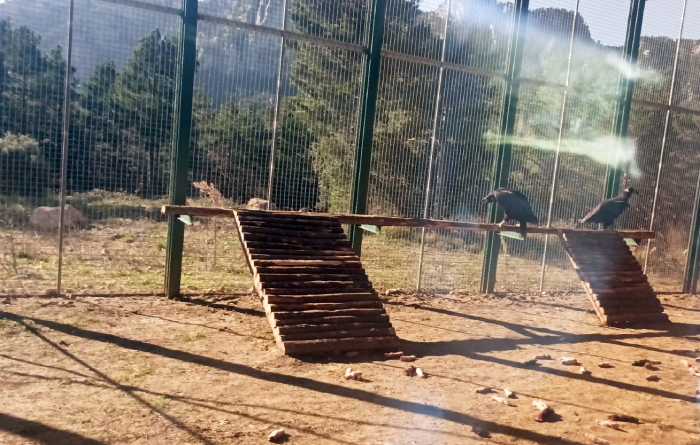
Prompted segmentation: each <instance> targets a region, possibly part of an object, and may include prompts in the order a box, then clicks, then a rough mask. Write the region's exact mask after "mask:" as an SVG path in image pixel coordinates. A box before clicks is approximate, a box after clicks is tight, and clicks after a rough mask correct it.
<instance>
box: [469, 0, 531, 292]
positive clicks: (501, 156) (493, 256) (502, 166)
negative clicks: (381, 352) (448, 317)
mask: <svg viewBox="0 0 700 445" xmlns="http://www.w3.org/2000/svg"><path fill="white" fill-rule="evenodd" d="M529 7H530V0H516V2H515V20H514V22H513V33H512V36H513V37H512V38H511V40H510V48H509V49H508V66H507V67H506V95H505V100H504V102H503V116H502V118H501V128H500V134H501V142H500V143H499V145H498V149H497V151H496V159H495V160H494V173H493V185H494V188H498V187H505V186H506V185H507V184H508V175H509V173H510V158H511V152H512V149H513V144H512V141H511V138H512V136H513V133H514V130H515V117H516V112H517V110H518V95H519V94H520V72H521V68H522V65H523V52H524V45H525V42H524V41H523V38H524V36H525V30H526V28H527V19H528V9H529ZM501 218H503V211H502V210H501V209H500V208H499V207H498V206H496V205H492V206H491V208H490V210H489V221H490V222H492V223H495V222H498V220H500V219H501ZM499 249H500V236H499V235H498V234H497V233H496V232H488V234H487V235H486V243H485V246H484V264H483V267H482V269H481V291H482V292H484V293H491V292H493V289H494V286H495V285H496V268H497V266H498V251H499Z"/></svg>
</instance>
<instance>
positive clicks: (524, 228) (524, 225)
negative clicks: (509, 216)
mask: <svg viewBox="0 0 700 445" xmlns="http://www.w3.org/2000/svg"><path fill="white" fill-rule="evenodd" d="M520 234H521V235H522V236H523V239H525V238H527V223H526V222H525V221H521V222H520Z"/></svg>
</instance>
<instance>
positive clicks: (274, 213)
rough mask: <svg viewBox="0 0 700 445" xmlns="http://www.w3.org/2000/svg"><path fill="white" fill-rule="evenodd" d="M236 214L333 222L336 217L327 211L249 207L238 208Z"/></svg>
mask: <svg viewBox="0 0 700 445" xmlns="http://www.w3.org/2000/svg"><path fill="white" fill-rule="evenodd" d="M237 211H238V214H239V215H240V216H244V217H256V216H258V217H265V218H268V217H272V218H293V219H302V220H307V219H313V220H324V221H332V222H335V221H337V220H338V218H337V217H336V216H335V215H331V214H328V213H315V212H289V211H278V210H250V209H238V210H237Z"/></svg>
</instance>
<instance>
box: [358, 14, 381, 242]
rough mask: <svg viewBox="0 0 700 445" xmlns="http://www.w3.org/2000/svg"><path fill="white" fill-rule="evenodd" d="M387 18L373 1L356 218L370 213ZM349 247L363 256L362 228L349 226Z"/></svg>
mask: <svg viewBox="0 0 700 445" xmlns="http://www.w3.org/2000/svg"><path fill="white" fill-rule="evenodd" d="M385 17H386V0H373V2H372V14H371V16H370V23H369V45H368V47H369V52H368V54H367V62H366V64H365V73H364V79H363V82H362V96H361V99H360V116H359V122H358V127H357V128H358V132H357V150H356V155H355V177H354V183H353V184H354V185H353V190H352V201H351V205H350V212H351V213H355V214H364V213H367V195H368V193H369V171H370V167H371V161H372V139H373V135H374V116H375V114H376V111H377V94H378V90H379V69H380V66H381V61H382V45H383V44H384V21H385ZM350 243H351V244H352V248H353V249H354V250H355V252H357V254H358V255H360V254H361V253H362V229H360V227H359V226H350Z"/></svg>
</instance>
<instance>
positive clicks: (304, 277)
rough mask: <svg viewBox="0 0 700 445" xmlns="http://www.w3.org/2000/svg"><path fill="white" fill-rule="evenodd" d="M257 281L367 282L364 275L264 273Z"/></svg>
mask: <svg viewBox="0 0 700 445" xmlns="http://www.w3.org/2000/svg"><path fill="white" fill-rule="evenodd" d="M258 279H259V280H260V282H261V283H268V282H279V281H368V278H367V275H364V274H345V273H343V274H280V273H265V274H260V275H259V276H258Z"/></svg>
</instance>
